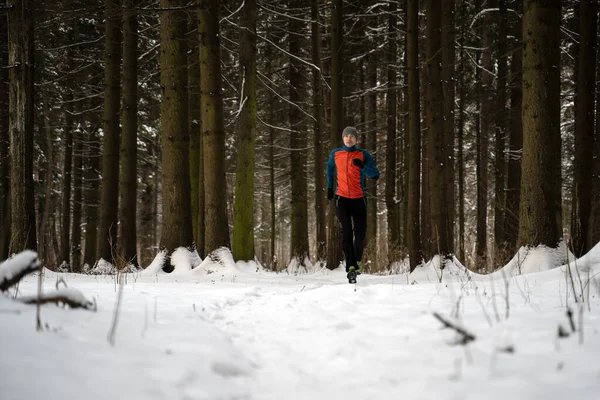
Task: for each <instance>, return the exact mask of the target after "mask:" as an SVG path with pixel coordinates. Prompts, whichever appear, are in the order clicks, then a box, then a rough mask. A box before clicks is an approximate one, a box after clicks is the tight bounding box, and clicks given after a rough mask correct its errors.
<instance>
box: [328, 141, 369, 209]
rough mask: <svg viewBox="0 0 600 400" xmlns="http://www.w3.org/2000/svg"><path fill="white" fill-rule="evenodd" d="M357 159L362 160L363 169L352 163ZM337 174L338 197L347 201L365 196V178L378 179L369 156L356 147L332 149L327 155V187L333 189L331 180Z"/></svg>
mask: <svg viewBox="0 0 600 400" xmlns="http://www.w3.org/2000/svg"><path fill="white" fill-rule="evenodd" d="M355 158H358V159H360V160H362V162H363V164H364V168H363V169H360V168H358V167H357V166H356V165H354V164H353V163H352V160H353V159H355ZM336 172H337V190H336V192H335V193H336V194H337V195H338V196H342V197H346V198H348V199H358V198H361V197H364V196H365V177H368V178H374V179H378V178H379V170H378V169H377V166H376V165H375V160H373V157H372V156H371V154H370V153H369V152H368V151H366V150H364V149H360V148H358V147H356V146H352V147H347V146H343V147H340V148H338V149H334V150H333V151H332V152H331V154H329V161H328V162H327V187H328V188H330V189H333V179H334V176H335V175H336Z"/></svg>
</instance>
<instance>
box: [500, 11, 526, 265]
mask: <svg viewBox="0 0 600 400" xmlns="http://www.w3.org/2000/svg"><path fill="white" fill-rule="evenodd" d="M515 9H516V11H517V12H518V13H519V14H522V11H523V3H522V1H521V0H517V2H516V4H515ZM512 31H513V36H514V38H515V39H514V40H515V44H514V47H513V50H512V56H511V60H510V75H511V77H510V80H511V83H510V132H509V144H508V150H509V152H508V171H507V179H506V212H505V219H504V225H505V227H504V232H505V233H504V236H505V240H506V251H507V253H508V254H514V253H515V252H516V251H517V239H518V237H519V207H520V202H521V159H522V152H523V122H522V121H523V120H522V114H521V107H522V103H523V77H522V64H523V41H522V38H523V24H522V20H521V19H520V18H519V19H518V20H517V22H516V23H515V25H514V27H513V29H512Z"/></svg>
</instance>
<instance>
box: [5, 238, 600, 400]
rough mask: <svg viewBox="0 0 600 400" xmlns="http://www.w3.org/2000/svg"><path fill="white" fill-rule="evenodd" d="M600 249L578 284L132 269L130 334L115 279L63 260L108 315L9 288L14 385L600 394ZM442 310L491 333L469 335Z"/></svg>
mask: <svg viewBox="0 0 600 400" xmlns="http://www.w3.org/2000/svg"><path fill="white" fill-rule="evenodd" d="M597 247H598V246H597ZM599 255H600V248H597V249H596V256H595V257H596V259H597V261H598V262H597V263H596V262H595V261H594V262H593V263H591V264H590V268H588V272H586V273H585V274H584V275H583V276H582V282H583V285H584V286H583V289H581V285H580V282H579V280H577V279H578V278H575V279H576V282H575V288H576V290H575V296H574V295H573V292H572V290H571V289H572V287H573V286H572V284H571V283H570V282H568V281H567V280H566V279H565V276H566V275H565V271H566V267H559V268H555V269H552V270H549V271H544V272H538V273H531V274H526V275H520V276H515V277H512V278H510V279H502V278H499V277H497V276H496V277H495V280H494V277H484V276H478V277H477V278H476V279H465V278H464V277H462V278H461V277H460V276H454V277H452V276H448V277H446V279H445V280H443V282H442V283H439V282H436V281H435V280H433V281H431V280H429V279H428V280H424V279H422V278H421V279H420V281H419V279H417V280H415V279H413V278H412V275H411V277H410V279H409V277H407V276H405V275H392V276H374V275H361V276H359V280H358V284H357V285H356V288H355V286H354V285H350V284H348V283H347V281H346V278H345V273H344V272H343V271H342V270H341V269H337V270H335V271H329V270H321V271H318V272H315V273H313V274H308V275H298V276H294V275H288V274H275V273H273V272H268V271H264V270H256V269H252V268H239V269H237V270H232V269H231V268H230V269H227V270H226V271H223V273H221V271H216V272H214V273H211V274H208V275H201V274H196V275H193V274H188V275H179V276H178V275H177V274H171V275H155V276H142V275H137V276H136V275H128V276H127V283H126V284H125V285H124V287H123V294H122V296H123V297H122V303H121V307H120V313H119V316H118V322H117V326H116V332H115V336H114V345H111V344H110V343H109V341H108V340H107V335H108V333H109V330H110V327H111V324H112V320H113V316H114V307H115V303H116V300H117V295H118V292H119V290H118V285H116V283H115V277H114V276H111V275H100V276H91V275H76V274H57V273H52V272H49V271H47V272H46V274H45V278H44V291H51V290H53V289H54V286H55V283H56V281H57V280H58V279H59V278H63V279H64V280H66V282H67V284H68V285H69V287H72V288H77V289H79V290H81V291H82V292H83V293H84V294H85V296H86V297H87V298H88V299H94V300H95V301H96V303H97V307H98V309H97V312H90V311H87V310H79V309H77V310H70V309H66V308H61V307H57V306H55V305H45V306H43V307H42V310H41V320H42V324H43V326H44V330H43V331H41V332H37V331H36V328H35V326H36V324H35V321H36V307H35V306H31V305H24V304H22V303H19V302H17V301H13V300H12V295H14V290H11V292H10V294H11V295H10V296H7V295H5V296H0V397H1V398H2V399H6V400H16V399H44V400H53V399H57V400H58V399H60V400H70V399H74V400H75V399H77V400H79V399H85V400H92V399H128V400H133V399H170V400H175V399H255V400H261V399H273V400H282V399H328V400H331V399H399V398H402V399H435V400H440V399H498V400H500V399H502V400H505V399H544V400H549V399H566V398H571V399H577V400H587V399H589V400H592V399H594V400H595V399H598V398H599V396H600V364H599V363H598V356H599V355H600V287H599V285H598V283H600V257H598V256H599ZM595 274H598V275H597V276H596V275H595ZM37 282H38V279H37V277H36V276H33V275H32V276H28V277H26V278H25V279H23V280H22V281H21V283H20V285H19V288H18V292H19V295H35V294H36V292H37ZM586 282H588V283H589V284H588V285H587V286H585V283H586ZM411 283H412V284H411ZM568 287H569V290H571V291H568V290H567V288H568ZM507 288H508V292H507V291H506V289H507ZM355 289H356V290H355ZM582 294H583V297H584V301H583V302H582V301H581V298H579V301H578V303H575V301H574V298H575V297H577V296H578V297H581V295H582ZM507 299H508V307H507V302H506V301H507ZM567 309H570V310H572V312H573V314H572V324H571V320H570V318H569V317H568V314H567ZM434 313H437V314H439V315H440V316H441V317H443V318H444V319H445V320H447V321H449V322H450V323H451V324H453V325H455V326H456V327H458V328H464V330H466V331H467V332H468V333H470V334H471V335H473V336H474V337H475V339H474V340H472V341H470V342H469V343H467V344H462V342H463V339H464V335H461V334H459V333H458V332H457V330H456V329H453V328H444V325H443V324H442V323H441V321H440V320H438V319H437V318H436V317H435V316H434ZM572 325H573V326H572ZM559 327H561V328H560V329H561V330H562V331H564V332H565V333H569V334H570V335H569V336H568V337H564V338H560V337H559V335H558V331H559ZM573 328H574V329H575V332H573Z"/></svg>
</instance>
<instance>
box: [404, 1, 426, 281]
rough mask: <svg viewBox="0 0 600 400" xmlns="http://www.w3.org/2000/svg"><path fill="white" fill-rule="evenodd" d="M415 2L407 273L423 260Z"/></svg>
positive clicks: (410, 10) (413, 14)
mask: <svg viewBox="0 0 600 400" xmlns="http://www.w3.org/2000/svg"><path fill="white" fill-rule="evenodd" d="M418 18H419V0H408V4H407V18H406V20H407V37H406V40H407V57H408V60H407V66H408V114H409V127H408V132H409V133H408V135H409V136H408V146H409V148H410V149H409V151H410V153H409V159H408V174H409V176H408V199H407V200H408V221H407V226H408V257H409V262H410V271H411V272H412V271H414V269H415V268H416V267H417V265H419V264H420V263H421V262H422V261H423V249H422V245H421V232H420V227H421V225H420V222H419V211H420V204H419V203H420V192H421V186H420V179H421V154H420V153H421V118H420V110H421V106H420V99H421V95H420V81H419V25H418V22H419V21H418Z"/></svg>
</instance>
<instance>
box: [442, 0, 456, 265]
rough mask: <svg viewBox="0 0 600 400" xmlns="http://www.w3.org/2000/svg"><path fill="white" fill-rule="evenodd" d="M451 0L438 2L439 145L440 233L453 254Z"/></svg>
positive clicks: (453, 18) (453, 93)
mask: <svg viewBox="0 0 600 400" xmlns="http://www.w3.org/2000/svg"><path fill="white" fill-rule="evenodd" d="M455 9H456V6H455V0H444V1H443V3H442V91H443V95H444V148H443V154H444V158H443V169H444V175H443V181H444V182H445V184H444V186H445V195H444V202H443V204H442V206H443V208H444V210H443V213H444V215H445V223H444V225H443V226H442V227H441V231H440V232H441V233H442V234H443V235H445V236H446V239H445V240H446V241H447V243H448V251H449V252H450V253H454V251H455V250H454V214H455V213H454V205H455V200H454V198H455V197H454V175H455V167H454V139H455V136H456V135H455V134H454V129H455V122H454V104H455V87H454V69H455V63H456V53H455V49H454V41H455V37H456V33H455V30H456V27H455V11H456V10H455Z"/></svg>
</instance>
